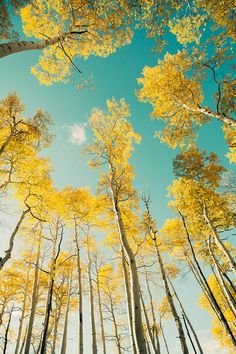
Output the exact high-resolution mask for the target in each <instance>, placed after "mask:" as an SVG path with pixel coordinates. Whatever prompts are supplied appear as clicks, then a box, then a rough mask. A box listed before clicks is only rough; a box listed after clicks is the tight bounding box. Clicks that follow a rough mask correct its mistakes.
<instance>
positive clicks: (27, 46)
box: [0, 30, 87, 58]
mask: <svg viewBox="0 0 236 354" xmlns="http://www.w3.org/2000/svg"><path fill="white" fill-rule="evenodd" d="M86 32H87V31H86V30H84V31H70V32H66V33H62V34H60V35H59V36H56V37H53V38H47V39H44V40H41V41H38V42H34V41H16V42H8V43H1V44H0V58H3V57H5V56H7V55H10V54H15V53H19V52H25V51H27V50H42V49H44V48H46V47H50V46H52V45H54V44H58V43H59V44H60V43H61V42H64V41H66V40H68V39H69V37H71V36H72V37H75V36H76V35H81V34H84V33H86ZM74 39H75V38H74Z"/></svg>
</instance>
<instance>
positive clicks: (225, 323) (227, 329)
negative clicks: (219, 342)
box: [180, 213, 236, 347]
mask: <svg viewBox="0 0 236 354" xmlns="http://www.w3.org/2000/svg"><path fill="white" fill-rule="evenodd" d="M180 216H181V218H182V221H183V225H184V229H185V232H186V237H187V241H188V243H189V246H190V249H191V253H192V256H193V259H194V262H195V263H196V266H197V269H198V271H199V274H200V276H201V278H202V281H203V284H204V287H205V290H206V292H207V295H208V296H207V297H208V299H209V303H210V306H211V307H212V308H213V309H214V310H215V312H216V313H217V317H218V319H219V322H220V323H221V325H222V327H223V328H224V329H225V332H226V333H227V335H228V337H229V339H230V340H231V342H232V344H233V345H234V346H235V347H236V338H235V336H234V334H233V332H232V330H231V328H230V326H229V324H228V321H227V319H226V318H225V316H224V313H223V312H222V310H221V307H220V305H219V304H218V301H217V300H216V298H215V296H214V294H213V292H212V290H211V288H210V286H209V284H208V282H207V280H206V278H205V275H204V274H203V271H202V269H201V267H200V265H199V262H198V260H197V257H196V254H195V250H194V248H193V245H192V242H191V238H190V235H189V232H188V228H187V224H186V221H185V218H184V216H183V215H182V214H181V213H180Z"/></svg>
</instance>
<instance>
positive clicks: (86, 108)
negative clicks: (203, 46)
mask: <svg viewBox="0 0 236 354" xmlns="http://www.w3.org/2000/svg"><path fill="white" fill-rule="evenodd" d="M168 41H169V44H168V47H167V48H166V50H168V51H169V52H170V53H175V52H176V50H177V48H178V47H177V44H176V42H175V39H174V36H172V35H168ZM152 44H153V43H152V41H151V40H148V39H146V38H145V35H144V33H142V32H139V33H137V34H136V35H135V38H134V40H133V42H132V44H131V45H129V46H126V47H124V48H120V49H119V50H118V51H117V52H116V53H115V54H113V55H111V56H110V57H108V58H106V59H101V58H97V57H92V58H90V59H89V60H87V61H86V62H84V61H83V60H82V59H81V60H77V65H78V66H79V68H80V69H81V70H82V71H83V73H84V75H85V76H90V74H92V75H93V77H94V81H95V85H96V88H95V90H87V89H86V90H84V91H77V90H76V87H75V84H73V83H70V84H57V85H53V86H49V87H45V86H40V85H39V83H38V81H37V79H36V78H35V77H34V76H32V75H31V74H30V67H31V66H32V65H34V64H35V63H36V62H37V58H38V56H39V53H37V52H25V53H19V54H16V55H12V56H8V57H5V58H3V59H1V65H0V80H1V85H0V98H1V99H2V98H4V97H5V96H6V95H7V94H8V93H9V92H12V91H16V92H17V93H18V94H19V96H20V97H21V99H22V101H23V103H24V104H25V105H26V107H27V110H26V112H27V115H32V114H33V113H34V112H35V110H36V109H37V108H42V109H43V110H46V111H47V112H49V113H50V114H51V115H52V117H53V118H54V126H53V127H52V133H53V134H55V138H54V142H53V144H52V146H51V148H50V149H48V150H47V151H46V152H44V155H47V156H49V157H50V159H51V161H52V168H53V172H52V177H53V179H54V182H55V185H56V186H57V187H58V188H62V187H64V186H65V185H72V186H74V187H83V186H90V187H91V188H92V190H93V191H95V190H96V184H97V181H98V173H97V172H95V171H93V170H90V169H89V168H88V167H87V162H86V158H85V157H83V156H82V155H81V147H79V146H77V145H73V144H72V143H71V142H70V141H69V129H68V128H67V127H68V126H70V125H73V124H78V123H86V122H87V118H88V117H89V114H90V112H91V109H92V108H93V107H100V108H105V103H106V99H107V98H111V97H113V96H114V97H115V98H116V99H119V98H121V97H124V98H125V100H126V101H127V102H128V103H129V104H130V108H131V112H132V117H131V122H132V124H133V127H134V129H135V131H136V132H138V133H140V134H141V135H142V142H141V145H140V146H138V147H137V148H136V151H135V153H134V155H133V158H132V163H133V165H134V166H135V171H136V174H137V177H136V179H135V186H136V188H137V189H138V191H139V192H140V193H142V192H143V191H144V190H147V189H149V190H150V192H151V196H152V200H153V205H152V209H153V214H154V216H155V217H156V219H157V220H158V223H159V226H162V225H163V223H164V220H165V219H166V218H167V217H171V215H172V214H171V212H170V211H169V210H168V208H167V201H168V199H167V197H166V194H167V191H166V187H167V186H168V185H170V184H171V181H172V179H173V175H172V159H173V157H174V156H175V155H176V152H177V151H173V150H171V149H170V148H168V147H167V146H166V145H164V144H160V142H159V141H158V140H157V139H155V138H154V137H153V135H154V131H155V130H158V129H159V128H161V127H162V123H161V122H160V121H151V120H150V117H149V114H150V112H151V110H152V108H151V106H150V105H149V104H144V103H140V102H138V101H137V100H136V97H135V90H136V89H137V88H138V85H137V81H136V79H137V78H138V77H140V75H141V71H142V68H143V67H144V66H145V65H148V66H154V65H155V64H156V63H157V59H158V56H157V55H153V54H152V53H151V46H152ZM166 50H165V52H166ZM75 81H76V80H75ZM210 90H211V88H210ZM207 103H208V104H210V103H209V102H207ZM87 135H88V137H90V136H91V133H90V132H87ZM200 135H201V137H200V139H199V143H200V146H201V148H204V149H206V150H208V151H214V152H216V153H217V154H218V155H219V157H220V159H221V161H222V163H223V164H224V165H225V166H226V167H229V164H228V162H227V159H226V158H225V157H224V155H225V154H226V152H227V147H226V145H225V142H224V139H223V133H222V131H221V128H220V124H219V123H218V122H211V123H209V124H208V125H206V126H205V127H203V128H202V129H201V132H200ZM178 288H179V290H180V289H181V293H182V295H183V297H184V299H185V303H186V306H187V308H188V309H190V310H191V312H192V306H191V303H192V300H193V301H197V299H198V294H199V291H198V290H197V287H196V285H195V284H193V283H192V281H190V280H188V281H187V280H182V281H179V285H178ZM193 314H194V318H193V322H194V323H195V324H196V325H197V327H198V330H201V331H202V333H203V334H202V336H204V335H205V336H206V337H208V334H206V333H207V332H204V331H207V330H208V329H209V319H208V317H207V316H206V315H205V314H204V312H203V311H201V310H199V309H198V308H197V307H196V310H195V311H194V312H193ZM204 333H205V334H204ZM173 343H174V341H173ZM211 344H212V343H211ZM211 344H209V345H211ZM213 351H214V353H217V351H216V349H214V350H212V351H210V350H209V352H208V353H209V354H210V353H213ZM87 353H88V354H89V352H86V354H87ZM175 353H177V349H174V347H173V352H171V354H175ZM219 353H220V352H219ZM221 353H223V352H222V351H221Z"/></svg>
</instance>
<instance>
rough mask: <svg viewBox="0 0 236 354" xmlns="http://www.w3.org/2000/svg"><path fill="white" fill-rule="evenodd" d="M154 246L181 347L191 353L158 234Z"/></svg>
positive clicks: (186, 353) (184, 351) (186, 352)
mask: <svg viewBox="0 0 236 354" xmlns="http://www.w3.org/2000/svg"><path fill="white" fill-rule="evenodd" d="M154 246H155V250H156V255H157V259H158V263H159V266H160V271H161V276H162V280H163V283H164V287H165V292H166V296H167V300H168V303H169V306H170V309H171V312H172V315H173V317H174V320H175V323H176V327H177V330H178V333H179V340H180V343H181V348H182V351H183V353H184V354H189V350H188V347H187V343H186V338H185V334H184V330H183V326H182V323H181V321H180V318H179V315H178V312H177V310H176V307H175V304H174V301H173V298H172V295H171V293H170V288H169V284H168V281H167V275H166V272H165V268H164V265H163V261H162V257H161V254H160V252H159V249H158V245H157V241H156V236H154Z"/></svg>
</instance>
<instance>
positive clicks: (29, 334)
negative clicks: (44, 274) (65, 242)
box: [24, 230, 42, 354]
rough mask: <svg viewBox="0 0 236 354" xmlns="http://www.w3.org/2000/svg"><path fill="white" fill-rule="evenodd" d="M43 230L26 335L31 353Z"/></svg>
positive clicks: (27, 350) (26, 348)
mask: <svg viewBox="0 0 236 354" xmlns="http://www.w3.org/2000/svg"><path fill="white" fill-rule="evenodd" d="M41 232H42V230H41V231H40V235H39V240H38V250H37V258H36V264H35V271H34V285H33V293H32V299H31V309H30V317H29V324H28V330H27V335H26V341H25V352H24V353H25V354H29V352H30V342H31V337H32V332H33V326H34V319H35V313H36V306H37V296H38V280H39V260H40V251H41V242H42V234H41Z"/></svg>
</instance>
